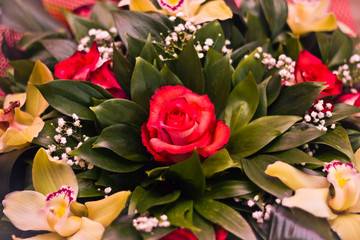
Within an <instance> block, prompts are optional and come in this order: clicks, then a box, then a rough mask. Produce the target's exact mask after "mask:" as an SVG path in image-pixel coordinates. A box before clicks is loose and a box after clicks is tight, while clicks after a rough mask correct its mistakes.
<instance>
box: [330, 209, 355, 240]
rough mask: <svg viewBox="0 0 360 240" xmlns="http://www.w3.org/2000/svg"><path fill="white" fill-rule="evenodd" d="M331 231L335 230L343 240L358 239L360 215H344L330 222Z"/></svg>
mask: <svg viewBox="0 0 360 240" xmlns="http://www.w3.org/2000/svg"><path fill="white" fill-rule="evenodd" d="M329 223H330V226H331V229H332V230H334V231H335V232H336V233H337V234H338V235H339V237H340V238H341V239H342V240H351V239H357V238H358V237H359V235H360V228H359V226H360V215H358V214H343V215H339V216H338V217H337V218H335V219H334V220H331V221H329Z"/></svg>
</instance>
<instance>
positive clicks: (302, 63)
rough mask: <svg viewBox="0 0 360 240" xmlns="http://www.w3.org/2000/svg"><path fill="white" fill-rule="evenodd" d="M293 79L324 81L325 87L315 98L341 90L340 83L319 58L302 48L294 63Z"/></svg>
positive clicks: (298, 80) (336, 93)
mask: <svg viewBox="0 0 360 240" xmlns="http://www.w3.org/2000/svg"><path fill="white" fill-rule="evenodd" d="M295 80H296V82H297V83H300V82H325V85H327V87H326V88H325V89H324V90H323V91H322V92H321V93H320V94H319V96H318V98H317V99H321V98H324V97H327V96H333V95H338V94H340V93H341V91H342V83H341V81H340V80H339V79H338V78H337V76H336V75H335V74H333V73H332V72H331V71H330V70H329V69H328V68H327V66H325V65H324V64H323V63H322V62H321V60H320V59H318V58H317V57H315V56H314V55H312V54H311V53H309V52H308V51H306V50H302V51H301V52H300V54H299V58H298V60H297V61H296V65H295Z"/></svg>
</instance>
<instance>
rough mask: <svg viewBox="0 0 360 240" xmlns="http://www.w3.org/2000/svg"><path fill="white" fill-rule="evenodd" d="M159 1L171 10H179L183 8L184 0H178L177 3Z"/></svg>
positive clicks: (162, 5)
mask: <svg viewBox="0 0 360 240" xmlns="http://www.w3.org/2000/svg"><path fill="white" fill-rule="evenodd" d="M158 3H159V4H160V6H161V7H163V8H166V9H168V10H169V11H171V12H176V11H177V10H179V9H181V7H182V5H183V3H184V0H179V1H177V3H175V4H171V3H170V4H169V3H167V1H164V0H158Z"/></svg>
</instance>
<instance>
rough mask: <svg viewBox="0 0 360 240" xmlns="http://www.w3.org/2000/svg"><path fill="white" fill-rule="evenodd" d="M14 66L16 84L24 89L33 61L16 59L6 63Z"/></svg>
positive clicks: (33, 64)
mask: <svg viewBox="0 0 360 240" xmlns="http://www.w3.org/2000/svg"><path fill="white" fill-rule="evenodd" d="M8 64H9V65H10V66H12V67H13V68H14V77H15V81H16V83H17V84H19V85H20V86H21V87H22V88H23V89H24V91H25V88H26V86H27V82H28V81H29V78H30V75H31V73H32V71H33V68H34V66H35V62H33V61H29V60H16V61H10V62H9V63H8Z"/></svg>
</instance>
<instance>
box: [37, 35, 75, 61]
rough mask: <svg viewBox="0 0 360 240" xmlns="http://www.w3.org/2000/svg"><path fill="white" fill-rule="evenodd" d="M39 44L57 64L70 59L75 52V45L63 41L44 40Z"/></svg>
mask: <svg viewBox="0 0 360 240" xmlns="http://www.w3.org/2000/svg"><path fill="white" fill-rule="evenodd" d="M40 43H41V44H42V45H43V46H44V48H46V50H48V51H49V52H50V54H51V55H52V56H53V57H54V58H55V59H56V60H57V61H59V62H61V61H63V60H65V59H67V58H69V57H71V56H72V55H73V54H74V53H75V51H76V50H77V45H76V44H75V43H74V42H72V41H70V40H65V39H44V40H41V41H40Z"/></svg>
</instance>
